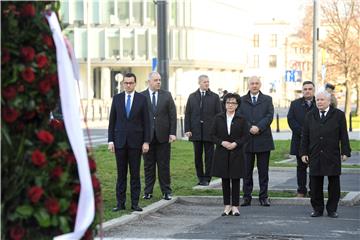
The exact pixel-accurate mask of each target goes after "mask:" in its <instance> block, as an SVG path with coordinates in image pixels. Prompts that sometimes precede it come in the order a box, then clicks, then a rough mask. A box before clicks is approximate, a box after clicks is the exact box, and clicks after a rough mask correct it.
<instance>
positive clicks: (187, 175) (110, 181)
mask: <svg viewBox="0 0 360 240" xmlns="http://www.w3.org/2000/svg"><path fill="white" fill-rule="evenodd" d="M289 146H290V141H288V140H281V141H280V140H279V141H275V149H276V150H275V151H272V153H271V159H270V166H295V165H293V164H292V165H289V164H287V165H286V164H280V165H279V164H276V163H275V161H280V160H284V159H287V158H288V153H289ZM351 148H352V150H353V151H360V141H351ZM94 154H95V159H96V162H97V175H98V177H99V179H100V182H101V187H102V194H103V199H104V220H109V219H113V218H116V217H119V216H121V215H123V214H128V213H129V212H130V211H129V210H126V211H121V212H116V213H113V212H111V209H112V208H113V207H115V205H116V196H115V183H116V163H115V155H114V154H113V153H110V152H109V151H108V150H107V146H100V147H98V148H96V149H94ZM143 169H144V168H143V165H142V166H141V181H142V182H141V184H142V185H141V195H140V196H141V197H142V195H143V188H144V177H143V173H144V170H143ZM171 181H172V184H171V186H172V189H173V194H174V195H178V196H189V195H207V196H209V195H221V191H218V190H202V191H199V190H193V189H192V187H193V186H195V184H196V183H197V177H196V174H195V166H194V160H193V146H192V144H191V143H190V142H188V141H177V142H175V143H174V144H172V149H171ZM129 192H130V187H129V181H128V189H127V193H129ZM153 195H154V197H153V198H152V199H151V200H146V201H145V200H143V199H142V198H141V199H140V204H139V205H140V206H141V207H145V206H147V205H149V204H151V203H154V202H156V201H159V200H160V199H161V198H162V196H161V192H160V189H159V185H158V183H156V184H155V187H154V194H153ZM254 195H255V196H256V195H257V192H254ZM269 195H270V196H271V197H292V196H294V193H293V192H271V191H270V192H269ZM130 199H131V198H130V195H129V194H128V195H127V203H126V208H127V209H130Z"/></svg>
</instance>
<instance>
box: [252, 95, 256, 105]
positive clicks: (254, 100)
mask: <svg viewBox="0 0 360 240" xmlns="http://www.w3.org/2000/svg"><path fill="white" fill-rule="evenodd" d="M252 102H253V104H255V103H256V97H255V96H253V97H252Z"/></svg>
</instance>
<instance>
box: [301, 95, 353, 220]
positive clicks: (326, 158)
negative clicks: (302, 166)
mask: <svg viewBox="0 0 360 240" xmlns="http://www.w3.org/2000/svg"><path fill="white" fill-rule="evenodd" d="M330 99H331V95H330V94H329V93H328V92H326V91H323V92H320V93H318V94H316V106H317V108H316V109H314V110H312V111H311V112H309V113H308V114H307V115H306V117H305V121H304V127H303V130H302V137H301V145H300V156H301V160H302V161H303V162H304V163H308V164H309V169H310V174H309V175H310V189H311V205H312V207H313V209H314V211H313V212H312V213H311V216H312V217H319V216H322V215H323V211H324V195H323V183H324V176H328V180H329V185H328V194H329V196H328V201H327V204H326V210H327V213H328V216H329V217H332V218H336V217H338V214H337V212H336V210H337V206H338V203H339V199H340V174H341V160H342V161H345V160H346V159H347V158H348V157H350V156H351V149H350V144H349V137H348V132H347V129H346V119H345V114H344V113H343V112H342V111H340V110H339V109H336V108H333V107H331V106H330Z"/></svg>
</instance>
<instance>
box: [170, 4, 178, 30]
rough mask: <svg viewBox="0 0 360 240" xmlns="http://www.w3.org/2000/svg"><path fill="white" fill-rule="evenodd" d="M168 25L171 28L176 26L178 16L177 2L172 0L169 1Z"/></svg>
mask: <svg viewBox="0 0 360 240" xmlns="http://www.w3.org/2000/svg"><path fill="white" fill-rule="evenodd" d="M170 14H171V15H170V25H171V26H176V25H177V15H178V10H177V1H176V0H173V1H171V12H170Z"/></svg>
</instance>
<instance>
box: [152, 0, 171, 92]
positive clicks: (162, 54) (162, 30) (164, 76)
mask: <svg viewBox="0 0 360 240" xmlns="http://www.w3.org/2000/svg"><path fill="white" fill-rule="evenodd" d="M155 3H156V5H157V39H158V41H157V47H158V68H157V69H158V72H159V73H160V75H161V88H162V89H165V90H169V57H168V40H167V17H168V16H167V4H168V3H167V1H166V0H158V1H156V2H155Z"/></svg>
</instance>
